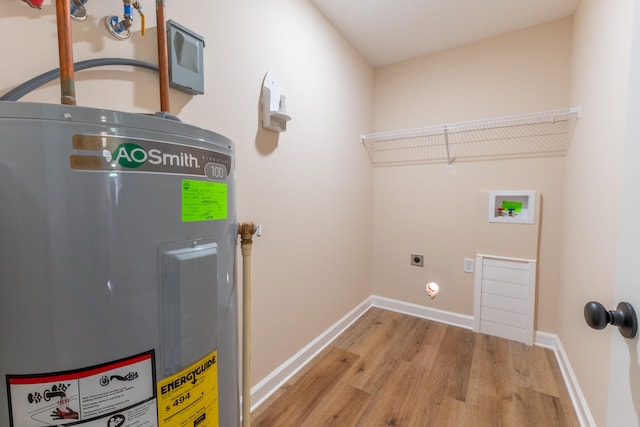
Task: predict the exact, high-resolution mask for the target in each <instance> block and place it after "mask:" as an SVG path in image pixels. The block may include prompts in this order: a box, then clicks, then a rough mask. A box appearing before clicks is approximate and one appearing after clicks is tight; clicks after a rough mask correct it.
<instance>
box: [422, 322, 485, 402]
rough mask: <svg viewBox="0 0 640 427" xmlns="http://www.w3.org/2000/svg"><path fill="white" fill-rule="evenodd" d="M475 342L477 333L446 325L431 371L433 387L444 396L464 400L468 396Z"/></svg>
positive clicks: (430, 376)
mask: <svg viewBox="0 0 640 427" xmlns="http://www.w3.org/2000/svg"><path fill="white" fill-rule="evenodd" d="M474 343H475V334H474V333H473V332H472V331H469V330H466V329H462V328H456V327H453V326H447V327H446V331H445V333H444V336H443V337H442V340H441V342H440V345H439V346H438V351H437V354H436V356H435V360H434V361H433V364H432V366H431V369H430V371H429V378H430V382H431V383H432V386H433V388H435V389H437V390H439V391H440V393H442V394H443V396H444V397H450V398H452V399H457V400H460V401H463V402H464V401H465V399H466V398H467V386H468V384H469V372H470V370H471V362H472V359H473V347H474Z"/></svg>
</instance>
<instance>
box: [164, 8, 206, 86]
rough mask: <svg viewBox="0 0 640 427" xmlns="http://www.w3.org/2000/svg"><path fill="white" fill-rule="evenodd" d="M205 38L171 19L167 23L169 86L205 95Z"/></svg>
mask: <svg viewBox="0 0 640 427" xmlns="http://www.w3.org/2000/svg"><path fill="white" fill-rule="evenodd" d="M203 49H204V38H203V37H202V36H200V35H198V34H196V33H194V32H193V31H191V30H189V29H187V28H185V27H184V26H182V25H180V24H178V23H177V22H175V21H172V20H171V19H170V20H168V21H167V51H168V56H169V85H170V86H171V87H173V88H176V89H178V90H181V91H183V92H186V93H190V94H192V95H195V94H203V93H204V61H203Z"/></svg>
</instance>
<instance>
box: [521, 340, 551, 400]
mask: <svg viewBox="0 0 640 427" xmlns="http://www.w3.org/2000/svg"><path fill="white" fill-rule="evenodd" d="M509 350H510V354H511V363H512V365H513V368H514V372H513V373H514V376H513V381H514V382H516V383H518V384H519V385H520V386H522V387H528V388H531V389H533V390H536V391H539V392H542V393H546V394H549V395H551V396H558V395H559V390H558V383H557V381H556V378H555V377H554V375H553V370H552V369H551V365H550V364H549V358H548V352H551V350H549V349H546V348H542V347H530V346H527V345H525V344H523V343H519V342H515V341H510V342H509ZM551 353H552V352H551Z"/></svg>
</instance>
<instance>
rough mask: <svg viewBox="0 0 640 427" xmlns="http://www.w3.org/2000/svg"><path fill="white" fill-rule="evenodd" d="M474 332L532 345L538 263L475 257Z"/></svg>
mask: <svg viewBox="0 0 640 427" xmlns="http://www.w3.org/2000/svg"><path fill="white" fill-rule="evenodd" d="M476 266H478V268H476V274H475V295H474V310H473V329H474V331H476V332H482V333H484V334H488V335H494V336H498V337H501V338H506V339H509V340H513V341H520V342H523V343H525V344H527V345H533V338H534V330H533V321H534V316H535V287H536V261H535V260H530V259H518V258H506V257H499V256H492V255H481V254H478V255H476Z"/></svg>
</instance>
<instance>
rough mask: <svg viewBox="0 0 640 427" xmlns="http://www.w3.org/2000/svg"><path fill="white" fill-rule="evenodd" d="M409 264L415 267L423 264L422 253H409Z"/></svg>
mask: <svg viewBox="0 0 640 427" xmlns="http://www.w3.org/2000/svg"><path fill="white" fill-rule="evenodd" d="M411 265H415V266H416V267H423V266H424V255H422V254H411Z"/></svg>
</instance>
